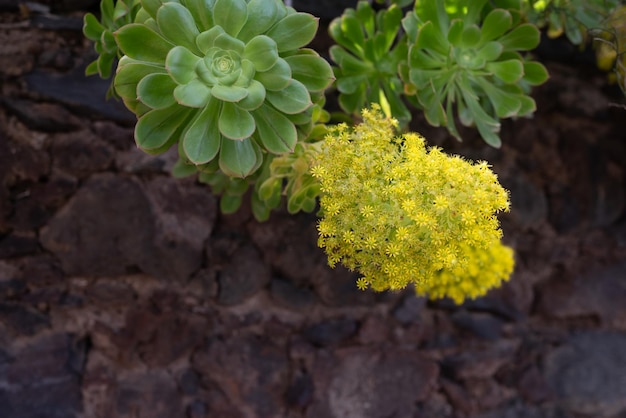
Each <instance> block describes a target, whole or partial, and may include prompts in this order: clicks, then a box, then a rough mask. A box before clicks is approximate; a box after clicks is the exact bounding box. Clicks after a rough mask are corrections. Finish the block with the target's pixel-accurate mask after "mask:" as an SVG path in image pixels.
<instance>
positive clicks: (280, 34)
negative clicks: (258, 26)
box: [267, 13, 318, 52]
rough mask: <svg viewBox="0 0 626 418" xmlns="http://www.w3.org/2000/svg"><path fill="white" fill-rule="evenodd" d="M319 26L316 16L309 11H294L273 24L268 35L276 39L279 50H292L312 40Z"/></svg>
mask: <svg viewBox="0 0 626 418" xmlns="http://www.w3.org/2000/svg"><path fill="white" fill-rule="evenodd" d="M317 27H318V19H317V18H316V17H314V16H312V15H310V14H308V13H293V14H290V15H287V16H285V17H284V18H283V19H281V20H280V21H279V22H278V23H276V24H275V25H274V26H272V28H271V29H270V30H269V31H267V36H269V37H270V38H272V39H273V40H274V41H276V44H277V46H278V52H285V51H291V50H294V49H298V48H301V47H303V46H305V45H306V44H308V43H309V42H311V41H312V40H313V38H314V37H315V33H316V32H317Z"/></svg>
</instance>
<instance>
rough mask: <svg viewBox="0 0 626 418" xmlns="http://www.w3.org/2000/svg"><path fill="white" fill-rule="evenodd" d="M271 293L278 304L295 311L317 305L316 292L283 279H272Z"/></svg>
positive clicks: (306, 309)
mask: <svg viewBox="0 0 626 418" xmlns="http://www.w3.org/2000/svg"><path fill="white" fill-rule="evenodd" d="M270 294H271V295H272V299H273V300H274V302H276V304H278V305H280V306H283V307H285V308H287V309H291V310H294V311H300V312H302V311H308V310H310V309H311V308H312V307H313V305H315V294H314V293H313V292H312V291H311V290H310V289H308V288H305V287H298V286H295V285H294V284H293V283H292V282H290V281H288V280H283V279H278V278H277V279H272V282H271V284H270Z"/></svg>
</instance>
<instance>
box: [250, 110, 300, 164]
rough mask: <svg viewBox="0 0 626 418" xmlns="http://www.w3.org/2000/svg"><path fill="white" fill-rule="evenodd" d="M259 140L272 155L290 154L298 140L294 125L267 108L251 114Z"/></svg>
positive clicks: (281, 115) (283, 116)
mask: <svg viewBox="0 0 626 418" xmlns="http://www.w3.org/2000/svg"><path fill="white" fill-rule="evenodd" d="M252 116H253V117H254V120H255V121H256V128H257V131H258V134H259V139H260V140H261V142H262V143H263V146H264V147H265V148H266V149H267V150H268V151H269V152H272V153H274V154H282V153H284V152H291V151H293V148H294V147H295V145H296V141H297V140H298V134H297V132H296V127H295V126H294V124H293V123H292V122H291V121H290V120H289V119H287V117H285V115H283V114H281V113H280V112H278V111H276V110H274V109H272V108H271V107H269V106H267V105H266V106H261V107H260V108H259V109H257V110H255V111H253V112H252Z"/></svg>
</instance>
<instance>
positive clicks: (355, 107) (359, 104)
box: [339, 84, 367, 114]
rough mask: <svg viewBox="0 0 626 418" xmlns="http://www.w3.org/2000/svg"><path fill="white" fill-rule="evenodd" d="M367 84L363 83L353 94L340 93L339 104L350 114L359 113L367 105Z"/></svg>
mask: <svg viewBox="0 0 626 418" xmlns="http://www.w3.org/2000/svg"><path fill="white" fill-rule="evenodd" d="M366 89H367V85H365V84H361V85H359V88H358V89H357V90H356V91H355V92H354V93H352V94H340V95H339V106H340V107H341V109H342V110H343V111H344V112H346V113H348V114H358V113H359V112H360V111H361V109H363V107H365V96H366Z"/></svg>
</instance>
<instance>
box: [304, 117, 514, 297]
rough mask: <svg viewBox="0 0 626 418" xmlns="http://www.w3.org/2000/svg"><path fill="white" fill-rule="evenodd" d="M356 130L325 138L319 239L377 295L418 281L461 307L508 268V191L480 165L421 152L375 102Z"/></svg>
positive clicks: (316, 173) (343, 128)
mask: <svg viewBox="0 0 626 418" xmlns="http://www.w3.org/2000/svg"><path fill="white" fill-rule="evenodd" d="M362 115H363V122H362V123H361V124H359V125H357V126H356V127H354V128H350V127H348V126H347V125H339V126H337V127H336V128H334V129H333V130H331V131H330V133H329V134H328V135H327V137H326V138H325V141H324V142H323V144H324V145H323V147H322V150H321V151H320V153H319V154H318V156H317V158H316V160H315V162H314V164H313V167H312V169H311V173H312V175H313V177H315V178H316V179H317V180H318V181H319V183H320V190H321V199H320V204H321V208H322V211H321V214H322V218H321V219H320V221H319V223H318V231H319V240H318V244H319V246H320V247H322V248H324V249H325V251H326V254H327V255H328V261H329V264H330V266H335V265H336V264H337V263H339V262H341V263H342V264H343V265H345V266H346V267H347V268H349V269H351V270H358V271H359V272H360V273H361V274H362V277H361V278H360V279H359V280H358V282H357V286H358V287H359V288H360V289H366V288H372V289H374V290H377V291H382V290H386V289H402V288H404V287H406V286H407V285H408V284H411V283H413V284H415V287H416V290H417V292H418V293H420V294H428V295H429V296H430V297H432V298H439V297H444V296H448V297H451V298H452V299H454V300H455V301H456V302H457V303H460V302H462V301H463V299H464V298H465V297H470V298H473V297H476V296H478V295H482V294H484V293H486V291H487V290H488V289H489V288H491V287H494V286H498V285H499V284H500V283H501V281H502V280H507V279H508V277H509V275H510V274H511V272H512V270H513V252H512V251H511V250H510V249H509V248H507V247H505V246H503V245H502V244H501V243H500V238H501V235H502V233H501V231H500V229H499V223H498V220H497V218H496V217H495V213H497V212H498V211H501V210H507V209H508V207H509V200H508V193H507V191H506V190H505V189H504V188H502V186H500V184H499V183H498V180H497V177H496V175H495V174H494V173H493V172H492V171H491V170H490V168H489V166H488V165H487V164H486V163H485V162H479V163H476V164H473V163H470V162H468V161H466V160H464V159H463V158H461V157H459V156H449V155H447V154H444V153H443V152H442V151H441V150H440V149H438V148H426V146H425V144H424V139H423V138H422V137H421V136H419V135H418V134H415V133H408V134H404V135H402V136H395V135H394V128H395V127H396V126H397V122H396V121H395V120H393V119H389V118H385V117H384V116H383V115H382V112H381V111H380V107H379V106H377V105H374V106H373V107H372V109H371V110H368V109H365V110H363V112H362Z"/></svg>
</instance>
